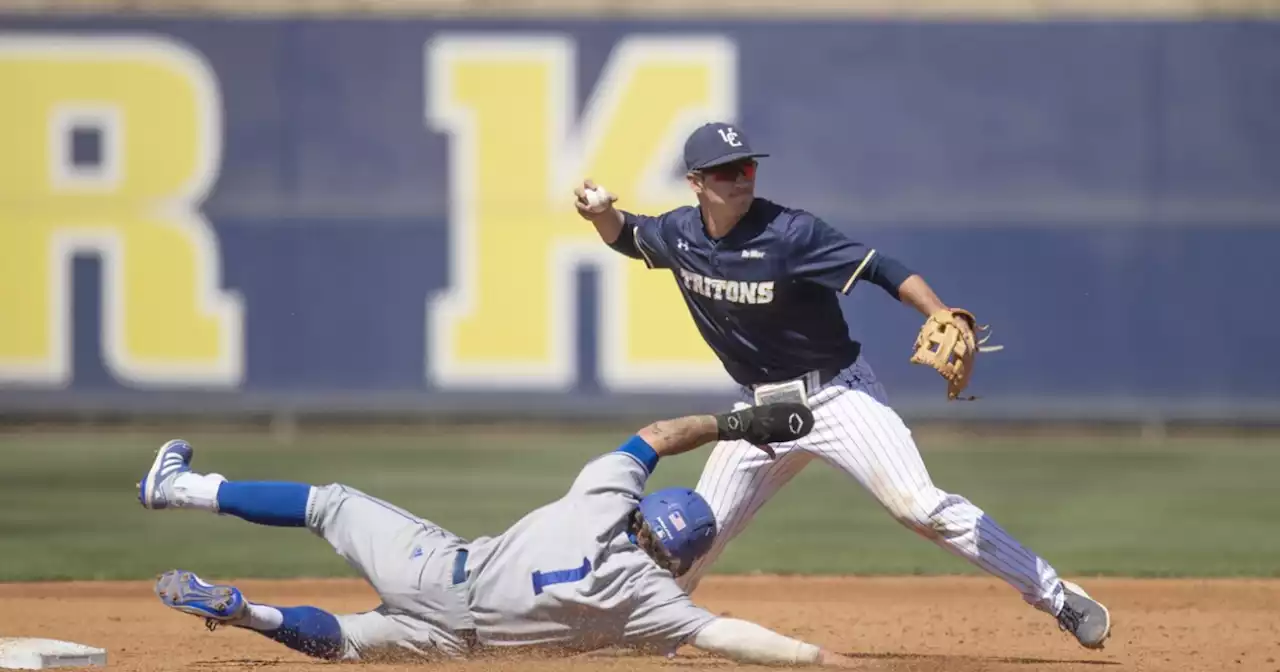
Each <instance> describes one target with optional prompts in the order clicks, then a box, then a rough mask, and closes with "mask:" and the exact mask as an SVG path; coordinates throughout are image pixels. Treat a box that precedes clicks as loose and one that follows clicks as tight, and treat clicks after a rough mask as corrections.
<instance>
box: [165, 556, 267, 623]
mask: <svg viewBox="0 0 1280 672" xmlns="http://www.w3.org/2000/svg"><path fill="white" fill-rule="evenodd" d="M156 596H157V597H159V598H160V601H161V602H164V604H165V606H166V607H170V608H172V609H177V610H178V611H181V612H183V613H186V614H191V615H192V616H198V617H200V618H203V619H205V625H206V626H208V628H209V629H210V630H213V629H215V628H217V627H218V625H219V624H221V623H227V622H229V621H235V620H239V619H240V618H242V617H243V616H244V613H245V610H246V609H247V608H248V607H247V603H246V602H245V601H244V595H243V594H241V593H240V589H239V588H236V587H235V586H222V585H217V584H213V583H207V582H205V581H204V580H202V579H201V578H200V577H198V576H196V575H195V574H192V573H191V572H187V571H183V570H180V569H172V570H169V571H167V572H165V573H164V574H161V575H160V578H159V579H157V580H156Z"/></svg>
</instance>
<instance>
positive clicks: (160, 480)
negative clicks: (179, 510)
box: [138, 439, 195, 509]
mask: <svg viewBox="0 0 1280 672" xmlns="http://www.w3.org/2000/svg"><path fill="white" fill-rule="evenodd" d="M194 454H195V449H194V448H192V447H191V444H189V443H187V442H186V441H183V440H182V439H174V440H172V441H170V442H168V443H166V444H164V445H163V446H161V447H160V452H159V453H156V459H155V461H154V462H152V463H151V470H150V471H148V472H147V475H146V477H144V478H143V479H142V481H141V482H140V483H138V501H139V502H142V506H143V508H147V509H167V508H169V507H170V506H173V505H174V504H176V503H177V501H176V497H175V493H174V491H173V482H174V480H175V479H177V477H178V474H182V473H186V472H189V471H191V456H192V455H194Z"/></svg>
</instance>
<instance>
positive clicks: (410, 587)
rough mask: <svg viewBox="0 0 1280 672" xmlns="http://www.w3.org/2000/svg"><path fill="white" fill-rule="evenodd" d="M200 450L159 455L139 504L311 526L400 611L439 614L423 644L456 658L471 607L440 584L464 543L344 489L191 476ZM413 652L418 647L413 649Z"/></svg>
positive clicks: (176, 446)
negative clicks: (438, 647) (460, 629)
mask: <svg viewBox="0 0 1280 672" xmlns="http://www.w3.org/2000/svg"><path fill="white" fill-rule="evenodd" d="M193 453H194V451H193V449H192V448H191V446H190V445H188V444H187V443H186V442H184V441H170V442H169V443H167V444H165V446H164V447H163V448H162V449H161V450H160V453H159V455H157V457H156V460H155V462H154V464H153V465H152V468H151V470H150V471H149V472H148V473H147V476H146V477H145V478H144V479H143V481H142V483H141V484H140V486H139V487H140V491H139V498H140V499H141V501H142V503H143V505H144V506H146V507H147V508H151V509H163V508H191V509H198V510H204V511H210V512H214V513H219V514H223V515H231V516H236V517H238V518H241V519H243V520H246V521H248V522H252V523H256V524H260V525H270V526H275V527H306V528H308V529H310V530H311V531H312V532H314V533H315V534H317V535H319V536H321V537H323V538H324V539H325V540H326V541H328V542H329V543H330V544H331V545H332V546H333V548H334V550H336V551H337V552H338V554H339V555H341V556H342V557H343V559H345V560H346V561H347V563H348V564H350V565H351V566H352V568H354V569H355V570H356V571H358V572H360V574H361V575H362V576H364V577H365V579H366V580H368V581H369V583H370V584H371V585H372V586H373V588H374V590H376V591H377V592H378V594H379V596H380V597H382V599H383V601H384V602H385V603H387V604H389V605H392V606H393V607H394V608H395V609H396V610H397V611H399V612H404V613H409V614H417V613H420V612H422V613H426V614H431V615H433V618H435V619H436V625H437V626H439V627H437V629H436V630H435V631H433V632H427V631H426V630H428V629H429V627H430V624H423V626H422V627H420V628H418V631H420V632H418V634H419V635H420V637H419V638H418V639H417V640H416V641H418V642H420V643H422V644H423V646H425V647H429V646H430V645H431V643H432V642H436V643H438V644H440V645H441V646H442V647H443V648H444V649H446V650H449V651H450V652H453V650H454V649H457V650H461V648H462V643H461V642H460V641H457V639H458V638H457V637H455V636H454V635H453V634H452V632H446V630H452V629H453V628H454V627H463V626H464V625H465V624H464V623H460V622H457V621H458V620H459V619H460V618H465V614H463V613H462V612H463V611H465V609H464V607H465V605H464V604H463V603H461V602H460V601H459V598H458V597H457V596H456V595H454V594H453V593H452V592H451V591H450V588H449V587H448V586H447V585H441V584H442V582H443V581H444V580H446V579H444V578H443V577H447V576H448V575H449V573H450V572H451V570H452V568H453V564H454V562H455V561H456V560H457V558H458V557H459V556H458V555H457V554H456V552H455V549H456V548H457V547H458V546H459V545H460V543H461V540H459V539H458V538H457V537H456V536H454V535H453V534H451V533H449V532H448V531H446V530H444V529H443V528H441V527H439V526H437V525H434V524H432V523H430V522H428V521H426V520H423V519H421V518H418V517H416V516H414V515H412V514H410V513H409V512H407V511H405V510H403V509H401V508H399V507H396V506H394V505H392V504H389V503H387V502H384V501H382V500H379V499H376V498H374V497H370V496H369V495H366V494H364V493H362V492H360V491H358V490H355V489H354V488H350V487H347V486H343V485H336V484H335V485H326V486H312V485H309V484H305V483H288V482H260V481H228V480H226V479H225V478H224V477H222V476H221V475H218V474H200V473H197V472H195V471H192V470H191V468H190V462H191V458H192V455H193ZM406 644H408V645H409V646H412V645H413V642H412V641H409V642H406Z"/></svg>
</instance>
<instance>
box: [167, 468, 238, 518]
mask: <svg viewBox="0 0 1280 672" xmlns="http://www.w3.org/2000/svg"><path fill="white" fill-rule="evenodd" d="M226 480H227V479H226V477H224V476H223V475H222V474H197V473H195V472H194V471H188V472H184V473H181V474H178V477H177V478H175V479H173V494H174V498H175V500H176V501H175V502H174V504H175V505H176V506H177V507H178V508H183V509H200V510H201V511H212V512H214V513H217V512H218V488H219V487H220V486H221V485H222V484H223V483H224V482H225V481H226Z"/></svg>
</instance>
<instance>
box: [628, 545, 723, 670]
mask: <svg viewBox="0 0 1280 672" xmlns="http://www.w3.org/2000/svg"><path fill="white" fill-rule="evenodd" d="M634 600H635V601H634V605H635V608H634V609H633V610H632V612H631V618H630V619H628V621H627V624H626V626H625V628H624V631H623V632H624V635H623V638H624V640H625V642H626V643H627V645H629V646H632V647H637V648H653V649H658V650H666V651H670V650H672V649H675V648H676V647H678V646H680V645H681V644H683V643H685V642H686V641H687V640H689V639H690V638H692V637H694V636H695V635H697V634H698V632H699V631H700V630H702V628H704V627H706V626H707V624H709V623H711V622H712V621H714V620H715V619H716V616H715V614H712V613H711V612H709V611H707V610H706V609H703V608H702V607H699V606H698V605H696V604H694V603H693V600H691V599H690V598H689V595H688V593H686V592H684V591H683V590H681V589H680V586H678V585H676V582H675V579H673V578H672V577H671V574H670V573H669V572H667V571H666V570H663V569H660V568H658V566H657V565H650V567H649V568H648V569H647V570H646V571H645V572H644V573H643V574H641V575H640V576H639V577H637V580H636V583H635V596H634Z"/></svg>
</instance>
